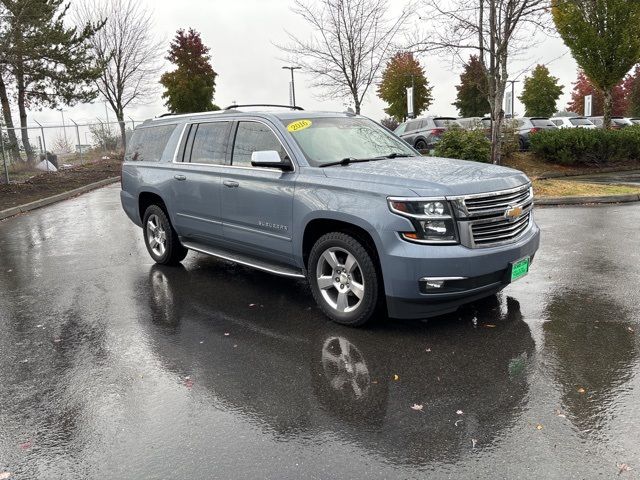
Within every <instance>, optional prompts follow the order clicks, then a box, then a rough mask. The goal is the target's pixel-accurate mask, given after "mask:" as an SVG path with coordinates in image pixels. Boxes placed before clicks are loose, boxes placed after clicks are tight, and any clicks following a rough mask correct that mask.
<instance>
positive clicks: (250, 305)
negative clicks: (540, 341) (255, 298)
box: [249, 303, 257, 308]
mask: <svg viewBox="0 0 640 480" xmlns="http://www.w3.org/2000/svg"><path fill="white" fill-rule="evenodd" d="M256 305H257V304H256V303H250V304H249V308H253V307H255V306H256Z"/></svg>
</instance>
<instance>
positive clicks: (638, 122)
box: [629, 117, 640, 125]
mask: <svg viewBox="0 0 640 480" xmlns="http://www.w3.org/2000/svg"><path fill="white" fill-rule="evenodd" d="M629 121H630V122H631V123H633V124H634V125H640V118H638V117H634V118H630V119H629Z"/></svg>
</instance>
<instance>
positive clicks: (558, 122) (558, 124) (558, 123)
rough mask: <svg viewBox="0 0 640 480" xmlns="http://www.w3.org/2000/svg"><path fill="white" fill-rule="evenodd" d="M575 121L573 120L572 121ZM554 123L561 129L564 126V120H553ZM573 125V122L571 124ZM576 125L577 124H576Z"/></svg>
mask: <svg viewBox="0 0 640 480" xmlns="http://www.w3.org/2000/svg"><path fill="white" fill-rule="evenodd" d="M572 120H573V119H572ZM551 121H552V122H553V124H554V125H555V126H557V127H561V126H562V120H551ZM571 123H573V121H572V122H571ZM574 125H575V123H574Z"/></svg>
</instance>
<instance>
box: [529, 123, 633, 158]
mask: <svg viewBox="0 0 640 480" xmlns="http://www.w3.org/2000/svg"><path fill="white" fill-rule="evenodd" d="M530 142H531V145H530V150H531V152H533V153H534V154H535V155H537V156H538V157H539V158H541V159H542V160H544V161H546V162H551V163H560V164H563V165H579V164H582V165H604V164H607V163H612V162H622V161H633V160H636V161H638V160H640V126H638V125H636V126H633V127H627V128H623V129H621V130H602V129H595V130H586V129H583V128H567V129H558V130H546V131H543V132H539V133H536V134H534V135H531V137H530Z"/></svg>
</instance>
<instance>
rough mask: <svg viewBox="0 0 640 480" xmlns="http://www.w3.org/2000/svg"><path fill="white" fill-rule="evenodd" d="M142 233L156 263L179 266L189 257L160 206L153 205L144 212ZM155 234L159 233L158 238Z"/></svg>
mask: <svg viewBox="0 0 640 480" xmlns="http://www.w3.org/2000/svg"><path fill="white" fill-rule="evenodd" d="M152 225H156V228H157V227H159V230H154V229H153V228H152ZM142 231H143V236H144V244H145V245H146V246H147V251H148V252H149V255H151V258H153V260H154V261H155V262H156V263H159V264H160V265H177V264H178V263H180V262H181V261H182V260H184V257H186V256H187V253H188V252H189V251H188V250H187V249H186V248H185V247H183V246H182V244H181V243H180V240H179V239H178V234H177V233H176V231H175V230H174V229H173V226H172V225H171V222H170V221H169V217H168V216H167V214H166V213H165V211H164V210H163V209H162V208H161V207H159V206H158V205H151V206H149V207H148V208H147V210H146V211H145V212H144V216H143V217H142ZM154 232H158V236H156V235H155V234H154ZM154 242H155V243H154ZM160 246H162V248H160Z"/></svg>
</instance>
